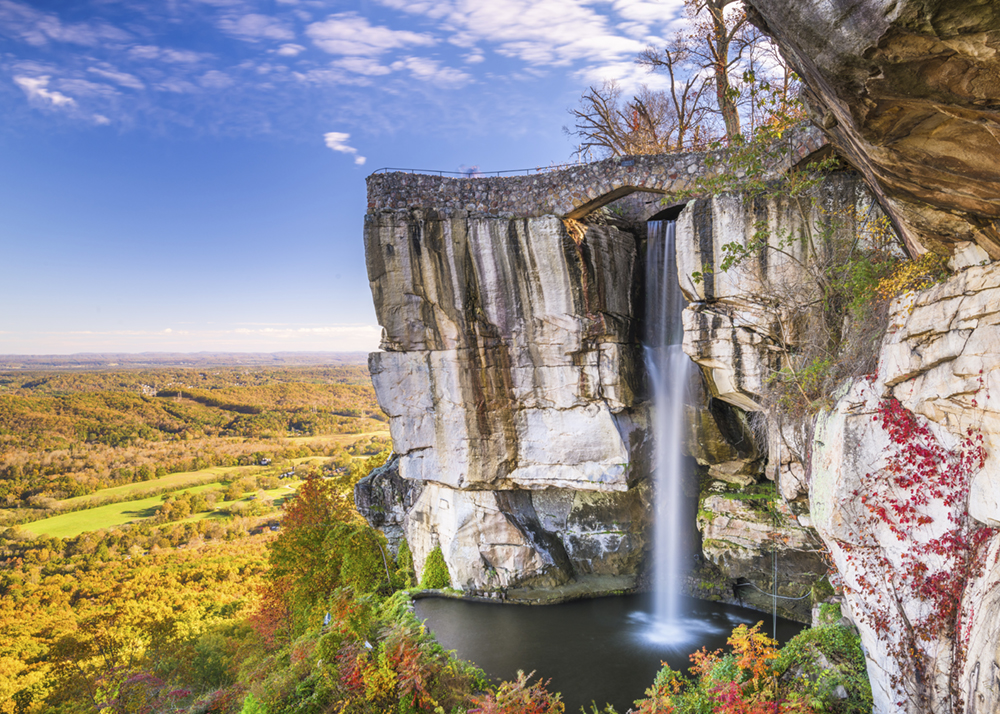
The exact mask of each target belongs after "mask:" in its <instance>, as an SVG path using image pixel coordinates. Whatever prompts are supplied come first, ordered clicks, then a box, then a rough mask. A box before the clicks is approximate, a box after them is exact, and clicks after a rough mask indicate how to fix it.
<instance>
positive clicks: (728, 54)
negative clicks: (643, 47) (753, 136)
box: [686, 0, 748, 141]
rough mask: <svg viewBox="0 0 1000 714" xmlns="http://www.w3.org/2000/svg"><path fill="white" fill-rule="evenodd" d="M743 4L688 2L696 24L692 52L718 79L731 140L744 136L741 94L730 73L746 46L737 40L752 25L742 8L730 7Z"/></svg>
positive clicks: (721, 108) (718, 94) (719, 0)
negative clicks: (741, 122) (740, 109)
mask: <svg viewBox="0 0 1000 714" xmlns="http://www.w3.org/2000/svg"><path fill="white" fill-rule="evenodd" d="M739 2H740V0H686V5H687V8H688V14H689V16H690V17H691V18H692V19H693V20H694V23H695V29H694V32H693V33H692V35H691V39H692V40H693V43H692V51H693V52H694V53H695V54H696V55H697V56H700V57H701V58H702V60H703V62H704V64H703V66H705V67H708V68H711V70H712V74H713V75H714V77H715V101H716V106H717V108H718V111H719V113H720V114H721V115H722V121H723V122H725V125H726V137H728V138H729V140H730V141H732V140H733V139H735V138H736V137H738V136H740V134H741V132H740V112H739V108H738V107H737V97H738V96H739V91H738V90H736V89H735V88H734V87H733V83H732V80H731V77H730V72H732V70H733V67H734V65H735V64H736V63H737V62H739V60H740V57H741V54H742V49H743V45H742V44H741V43H739V42H737V40H738V39H739V38H740V35H741V33H742V32H743V31H744V29H745V28H746V27H747V25H748V23H747V16H746V13H745V12H743V8H742V5H740V7H739V8H734V9H730V10H729V11H727V10H726V8H727V7H729V6H730V5H735V4H738V3H739ZM706 15H707V16H706ZM733 50H735V52H734V51H733Z"/></svg>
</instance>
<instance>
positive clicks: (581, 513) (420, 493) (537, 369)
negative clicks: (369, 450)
mask: <svg viewBox="0 0 1000 714" xmlns="http://www.w3.org/2000/svg"><path fill="white" fill-rule="evenodd" d="M365 242H366V255H367V260H368V270H369V277H370V279H371V284H372V293H373V296H374V298H375V307H376V312H377V314H378V317H379V321H380V323H381V324H382V325H383V326H384V335H383V340H382V347H383V350H384V351H383V352H377V353H374V354H372V355H371V358H370V361H369V367H370V371H371V374H372V381H373V383H374V385H375V390H376V393H377V395H378V399H379V403H380V405H381V406H382V408H383V410H384V411H385V412H386V414H388V416H389V419H390V422H389V424H390V431H391V433H392V438H393V445H394V449H395V451H396V453H397V454H398V463H397V465H396V467H395V468H396V469H397V470H398V476H399V480H398V482H397V483H396V485H395V487H392V488H389V490H390V491H392V492H393V493H396V494H397V495H396V496H392V498H393V499H396V498H397V496H398V500H401V502H402V503H403V504H405V503H407V502H409V504H410V505H409V506H408V507H404V508H401V509H397V511H398V513H397V514H396V516H395V517H394V518H395V522H396V525H398V526H399V527H400V528H401V529H402V531H403V532H404V533H405V536H406V538H407V540H408V541H409V544H410V548H411V550H412V551H413V554H414V558H415V562H416V564H417V569H418V572H419V570H420V569H421V568H422V565H423V562H424V559H425V558H426V556H427V554H428V553H429V552H430V550H432V549H433V548H434V547H436V546H438V545H440V546H441V548H442V551H443V553H444V556H445V560H446V562H447V563H448V566H449V571H450V572H451V575H452V581H453V583H454V584H455V585H456V586H459V587H462V588H465V589H473V590H484V589H491V588H509V587H512V586H514V585H518V584H524V583H533V584H537V585H543V586H551V585H558V584H560V583H563V582H565V581H567V580H569V579H571V578H573V577H576V576H581V575H586V574H603V573H614V574H620V573H626V574H633V575H634V574H635V573H636V572H637V571H638V568H639V563H640V561H641V559H642V557H643V551H644V546H645V539H646V534H645V530H646V529H645V524H646V515H645V514H646V508H645V500H646V496H645V490H644V488H643V487H642V486H641V484H640V477H641V476H643V475H645V474H646V472H647V470H648V469H647V463H648V449H649V446H648V444H647V440H646V425H647V421H648V414H647V408H646V406H645V404H644V403H643V402H642V401H641V399H640V394H639V393H640V391H641V389H642V378H643V377H642V375H643V368H642V363H641V359H642V358H641V354H640V348H639V345H638V340H637V323H636V317H635V314H636V310H635V307H634V298H635V293H636V291H637V278H636V241H635V238H634V237H633V236H632V235H631V234H629V233H625V232H622V231H619V230H617V229H615V228H611V227H593V226H592V227H589V228H587V229H586V230H584V231H574V232H573V233H572V234H571V233H570V232H568V231H567V229H566V226H565V225H564V224H563V222H562V221H561V220H559V219H558V218H555V217H553V216H547V217H541V218H528V219H504V218H496V217H485V216H475V215H470V214H467V213H465V212H462V211H459V212H454V213H447V214H446V213H439V212H435V211H431V210H407V211H383V212H378V213H374V214H369V216H368V217H367V219H366V225H365ZM400 486H402V488H399V487H400ZM393 489H395V490H393ZM390 500H391V499H390Z"/></svg>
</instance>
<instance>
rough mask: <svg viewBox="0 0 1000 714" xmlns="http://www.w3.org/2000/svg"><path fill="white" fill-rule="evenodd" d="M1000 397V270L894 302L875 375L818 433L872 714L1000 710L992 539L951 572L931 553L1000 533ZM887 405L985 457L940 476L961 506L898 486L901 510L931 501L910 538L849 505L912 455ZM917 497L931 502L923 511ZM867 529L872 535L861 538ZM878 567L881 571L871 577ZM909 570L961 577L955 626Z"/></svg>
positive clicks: (816, 452)
mask: <svg viewBox="0 0 1000 714" xmlns="http://www.w3.org/2000/svg"><path fill="white" fill-rule="evenodd" d="M970 254H971V259H970ZM975 257H977V256H976V255H975V249H974V248H972V247H969V246H966V247H965V249H964V250H962V251H960V252H959V254H958V255H957V261H956V263H957V265H961V264H963V263H965V264H968V263H970V262H973V261H974V260H975ZM998 389H1000V267H997V266H995V265H987V266H974V267H967V268H965V269H964V270H962V271H961V272H959V273H957V274H956V275H954V276H953V277H951V278H950V279H948V280H947V281H945V282H943V283H941V284H939V285H937V286H935V287H933V288H930V289H929V290H925V291H923V292H921V293H919V294H915V293H910V294H908V295H906V296H904V297H903V298H901V299H899V300H897V301H896V302H895V303H894V305H893V311H892V315H891V323H890V331H889V334H888V335H887V337H886V339H885V342H884V344H883V348H882V352H881V361H880V363H879V368H878V372H877V374H876V375H875V377H874V378H873V379H869V380H859V381H857V382H855V383H854V384H853V385H851V386H850V388H849V389H848V390H847V391H846V393H844V395H843V396H842V397H841V398H840V400H839V401H838V402H837V404H836V406H835V407H834V408H833V409H832V410H831V411H829V412H828V413H826V414H824V415H822V416H821V418H820V421H819V424H818V426H817V430H816V437H815V442H814V448H813V456H812V463H811V467H812V468H811V485H810V502H811V512H812V517H813V520H814V523H815V526H816V528H817V529H818V530H819V532H820V534H821V535H822V536H823V540H824V541H825V542H826V543H827V545H828V546H829V547H830V552H831V554H832V556H833V559H834V562H835V563H836V565H837V570H838V571H839V573H840V574H841V577H842V578H843V580H844V584H845V602H846V605H847V606H848V608H849V610H850V611H851V613H852V614H853V616H854V619H855V621H856V622H857V623H858V626H859V627H860V629H861V633H862V638H863V642H864V644H865V647H866V650H867V652H868V657H869V660H868V669H869V674H870V676H871V679H872V687H873V692H874V694H875V697H876V711H878V712H925V711H955V712H963V711H965V712H990V711H997V708H998V706H1000V698H998V693H997V692H998V689H997V681H998V680H997V673H998V672H1000V648H998V643H1000V637H998V635H1000V629H998V626H997V622H998V621H1000V619H998V618H1000V565H998V556H1000V535H998V533H1000V532H998V531H996V530H992V531H987V530H980V531H979V535H978V536H977V538H983V539H984V540H982V541H981V542H980V543H979V545H978V546H977V548H976V549H975V550H974V551H971V553H970V557H969V560H968V561H965V560H961V561H958V560H955V558H956V555H955V554H956V553H962V552H964V548H965V545H966V544H964V543H962V542H951V541H949V542H950V543H951V545H949V547H948V548H946V549H944V550H941V549H939V548H938V547H937V546H936V545H935V542H936V541H939V540H940V539H941V538H942V536H945V537H949V538H950V536H948V535H946V534H948V533H949V532H950V531H951V530H952V529H953V528H955V526H956V524H960V523H963V522H964V521H965V519H966V518H967V516H969V515H971V517H972V518H973V519H975V521H976V522H977V523H970V524H969V526H968V529H969V531H970V532H974V531H975V529H976V528H977V527H978V524H981V525H982V526H987V527H989V528H992V529H996V528H997V527H998V526H1000V500H998V494H1000V461H998V460H997V457H996V454H997V448H998V447H1000V443H998V441H1000V405H998V404H997V402H996V398H995V396H994V395H996V394H1000V392H998V391H997V390H998ZM889 398H895V399H896V400H898V401H899V403H900V404H901V405H902V407H903V408H905V409H906V410H908V411H909V412H912V413H913V414H916V415H918V416H917V418H918V420H919V422H918V423H920V424H923V425H925V426H926V428H927V429H928V431H929V433H930V434H931V435H932V438H933V439H934V440H935V441H936V442H938V443H940V444H942V447H943V448H945V449H947V450H948V452H949V453H953V454H959V453H962V452H963V451H964V452H967V451H968V450H969V449H970V448H974V447H975V444H976V443H977V440H976V439H975V437H976V436H978V435H981V436H982V437H983V442H982V445H983V446H984V447H985V455H986V460H985V463H984V465H983V467H982V468H978V467H977V465H973V468H971V469H968V468H965V467H963V466H962V465H961V464H960V463H959V462H958V461H955V462H954V463H952V462H949V463H946V464H945V463H943V464H942V465H941V468H946V469H948V474H949V475H948V476H946V481H947V482H948V483H951V482H953V481H955V480H957V479H960V478H964V477H965V476H968V475H971V476H972V481H971V488H970V489H969V493H968V496H967V498H966V497H965V496H964V495H963V496H962V497H961V498H959V499H957V500H955V501H954V502H949V501H948V499H947V498H944V499H942V498H941V497H938V496H935V495H934V493H933V491H934V487H932V486H928V485H921V484H917V485H915V486H912V487H905V486H899V487H897V489H896V493H897V495H898V497H899V498H902V500H903V501H904V502H907V501H913V502H916V503H918V505H919V504H921V503H924V501H925V500H926V501H927V502H926V505H919V508H920V511H919V512H920V514H921V515H922V516H925V517H926V518H927V519H928V520H927V521H926V523H924V524H922V525H919V526H911V527H908V528H906V529H905V532H904V535H905V537H899V536H898V533H897V532H896V531H894V530H893V528H891V527H890V522H891V521H892V520H893V518H892V517H889V518H885V519H883V518H878V519H872V518H870V516H869V512H868V511H867V510H866V509H865V507H864V506H862V505H861V503H860V502H859V498H858V496H857V494H858V493H864V492H865V489H866V484H868V483H870V482H871V479H872V478H873V476H872V474H876V473H880V472H882V471H883V470H884V469H885V468H887V466H888V465H889V463H890V462H889V459H890V455H891V454H893V453H898V450H899V449H900V448H904V449H907V448H915V447H914V446H907V445H906V444H902V445H901V444H898V443H897V442H894V441H893V440H892V439H891V438H890V436H889V434H888V433H887V431H886V430H885V429H884V428H883V427H882V426H881V424H880V420H881V413H882V411H881V410H882V409H884V404H885V400H886V399H889ZM970 471H971V473H970ZM922 492H930V493H931V495H930V498H929V500H928V499H925V498H924V495H925V493H922ZM946 495H947V494H946ZM875 505H876V506H878V505H879V504H878V503H876V504H875ZM869 522H874V523H875V524H876V526H875V527H874V528H872V529H867V530H866V529H863V528H861V527H860V526H859V524H864V523H869ZM897 530H898V529H897ZM873 553H874V554H875V556H873V555H872V554H873ZM876 556H877V557H878V558H879V560H878V563H879V567H878V572H872V567H871V562H872V558H873V557H876ZM914 563H916V564H918V568H926V569H927V570H926V572H927V573H929V574H930V577H932V578H935V577H942V578H944V579H945V582H948V579H949V578H952V577H954V578H955V583H956V585H957V586H958V587H959V590H958V593H959V595H960V598H961V602H960V613H959V615H958V617H957V618H953V619H954V621H955V622H957V623H958V626H957V627H944V626H943V625H945V624H947V623H948V618H944V617H942V616H941V615H940V614H939V613H938V612H937V611H936V610H935V607H934V605H933V602H934V596H929V597H924V596H918V595H917V594H915V593H913V592H912V589H911V588H912V584H913V583H914V582H915V577H916V576H915V575H914V573H915V572H916V571H915V570H914ZM956 568H961V570H960V571H956V570H955V569H956ZM939 572H940V573H941V575H940V576H938V575H935V574H936V573H939ZM928 618H933V619H934V620H935V621H938V620H940V622H939V623H938V625H939V626H940V629H939V630H938V631H937V633H936V635H935V636H934V637H932V638H923V637H915V638H912V641H911V638H910V637H908V636H907V633H908V632H912V631H913V628H915V627H918V626H919V624H920V623H921V622H922V621H926V620H927V619H928ZM911 646H913V647H914V649H915V652H914V653H913V655H912V656H911V655H910V653H909V652H905V653H903V654H902V656H901V649H908V648H909V647H911ZM918 658H919V659H918Z"/></svg>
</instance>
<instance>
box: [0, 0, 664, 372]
mask: <svg viewBox="0 0 1000 714" xmlns="http://www.w3.org/2000/svg"><path fill="white" fill-rule="evenodd" d="M682 4H683V3H682V0H661V1H659V2H656V1H652V0H539V1H535V2H532V1H529V0H492V1H487V0H433V1H426V2H425V1H424V0H412V1H406V0H363V1H361V2H336V1H331V2H326V1H321V0H74V1H73V2H66V1H65V0H64V1H60V2H39V1H35V2H23V1H21V0H0V157H2V161H0V260H2V265H3V268H4V270H3V280H2V281H0V354H69V353H74V352H144V351H179V352H197V351H203V350H210V351H239V352H243V351H267V352H270V351H279V350H372V349H375V348H376V347H377V344H378V337H379V328H378V327H377V324H376V319H375V313H374V310H373V308H372V303H371V294H370V291H369V287H368V280H367V274H366V272H365V263H364V250H363V245H362V222H363V217H364V213H365V208H366V206H365V177H366V176H367V175H368V174H369V173H371V172H372V171H373V170H375V169H378V168H380V167H383V166H392V167H406V168H423V169H442V170H448V171H457V170H459V169H461V168H463V167H470V166H478V167H479V168H480V169H481V170H484V171H495V170H504V169H517V168H524V167H533V166H546V165H549V164H555V163H563V162H566V161H568V160H570V154H571V152H572V149H573V144H572V141H571V139H570V138H568V137H566V136H565V135H564V134H563V132H562V127H563V125H565V124H568V123H569V119H570V117H569V115H568V114H567V109H568V108H569V107H571V106H574V105H575V104H576V102H577V100H578V98H579V96H580V94H581V92H582V91H583V90H584V89H585V88H586V87H587V85H589V84H592V83H596V82H600V81H601V80H602V79H605V78H615V79H618V80H619V81H621V82H623V83H624V84H625V85H626V86H631V85H634V84H635V83H637V82H639V81H649V80H650V79H652V80H653V83H654V84H655V82H656V78H650V77H649V76H648V75H646V74H645V72H644V71H643V70H642V69H641V68H639V67H637V66H636V65H635V64H634V63H633V58H634V57H635V55H636V53H637V52H639V51H640V50H642V49H643V48H644V47H646V46H647V45H650V44H653V45H659V44H662V43H663V42H664V41H665V38H666V37H667V36H668V35H669V34H671V32H672V31H673V30H674V29H675V28H676V27H677V22H678V19H677V17H678V14H679V12H680V8H681V6H682Z"/></svg>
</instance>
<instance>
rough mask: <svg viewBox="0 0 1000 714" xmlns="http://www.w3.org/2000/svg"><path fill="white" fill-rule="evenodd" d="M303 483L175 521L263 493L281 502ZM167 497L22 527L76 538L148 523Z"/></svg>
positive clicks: (218, 512)
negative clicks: (128, 524) (91, 532)
mask: <svg viewBox="0 0 1000 714" xmlns="http://www.w3.org/2000/svg"><path fill="white" fill-rule="evenodd" d="M304 460H305V459H304ZM301 483H302V481H290V482H289V483H287V484H284V485H282V486H279V487H278V488H272V489H270V490H267V491H257V492H255V493H252V494H247V495H246V496H244V497H242V498H239V499H236V501H219V502H217V503H216V504H215V510H214V511H206V512H204V513H196V514H195V515H193V516H191V517H190V518H185V519H184V520H182V521H176V522H177V523H183V522H186V521H201V520H204V519H206V518H221V517H225V516H226V515H227V514H226V512H225V509H226V508H227V507H228V506H231V505H232V504H233V503H238V502H243V503H250V502H251V501H252V500H253V498H254V497H255V496H257V495H258V494H260V493H264V494H265V495H267V496H270V497H271V498H273V499H275V501H279V502H280V500H283V499H284V497H287V496H289V495H290V494H292V493H294V491H295V489H297V488H298V487H299V485H300V484H301ZM212 489H218V490H221V486H218V485H216V484H214V483H209V484H203V485H201V486H194V487H192V488H182V489H178V490H177V492H181V491H188V492H192V493H197V492H199V491H208V490H212ZM164 495H165V494H161V495H157V496H150V497H149V498H143V499H140V500H138V501H126V502H124V503H111V504H108V505H106V506H97V507H96V508H88V509H86V510H81V511H74V512H73V513H63V514H60V515H58V516H52V517H51V518H46V519H44V520H41V521H35V522H33V523H28V524H26V525H24V526H22V527H23V528H24V530H26V531H28V532H30V533H33V534H35V535H43V536H55V537H57V538H75V537H76V536H78V535H80V534H81V533H87V532H88V531H98V530H105V529H108V528H114V527H115V526H122V525H125V524H127V523H138V522H139V521H145V520H149V519H150V518H153V517H154V516H155V515H156V509H157V508H158V507H159V506H160V504H162V503H163V496H164Z"/></svg>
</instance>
